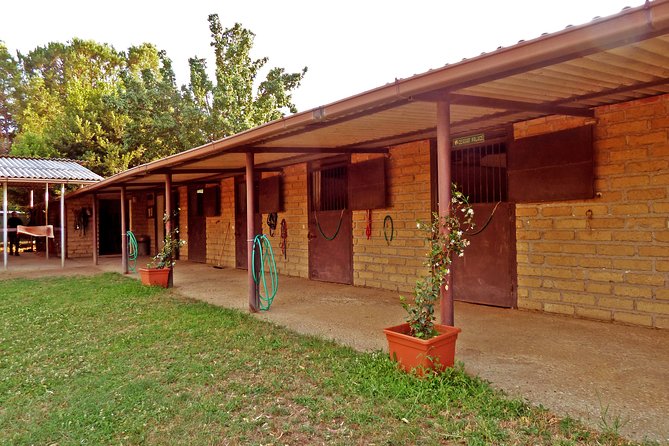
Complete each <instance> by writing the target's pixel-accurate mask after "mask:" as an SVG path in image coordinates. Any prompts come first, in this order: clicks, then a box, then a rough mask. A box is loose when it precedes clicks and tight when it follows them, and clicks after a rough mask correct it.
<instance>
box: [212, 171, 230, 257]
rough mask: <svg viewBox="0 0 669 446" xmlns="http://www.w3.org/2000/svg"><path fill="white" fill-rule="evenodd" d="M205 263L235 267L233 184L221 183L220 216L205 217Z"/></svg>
mask: <svg viewBox="0 0 669 446" xmlns="http://www.w3.org/2000/svg"><path fill="white" fill-rule="evenodd" d="M207 263H208V264H210V265H220V266H225V267H229V268H234V266H235V182H234V178H226V179H225V180H222V181H221V215H219V216H216V217H207Z"/></svg>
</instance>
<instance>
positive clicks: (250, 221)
mask: <svg viewBox="0 0 669 446" xmlns="http://www.w3.org/2000/svg"><path fill="white" fill-rule="evenodd" d="M253 158H254V157H253V153H251V152H248V153H247V154H246V246H247V250H246V253H247V257H248V259H247V263H246V265H247V267H248V270H247V276H248V287H249V311H250V312H252V313H256V312H257V311H258V302H257V297H256V284H255V281H254V280H253V268H254V265H253V238H254V237H255V218H254V217H255V215H254V214H255V212H254V209H255V184H254V180H255V174H254V169H253V163H254V159H253Z"/></svg>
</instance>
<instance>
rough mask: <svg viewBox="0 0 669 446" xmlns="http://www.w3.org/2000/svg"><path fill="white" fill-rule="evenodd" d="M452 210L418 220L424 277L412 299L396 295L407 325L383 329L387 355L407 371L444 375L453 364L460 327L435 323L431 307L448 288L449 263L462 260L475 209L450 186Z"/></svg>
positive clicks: (417, 283) (461, 194) (420, 280)
mask: <svg viewBox="0 0 669 446" xmlns="http://www.w3.org/2000/svg"><path fill="white" fill-rule="evenodd" d="M451 194H452V199H451V210H450V213H449V215H447V216H444V217H440V216H439V214H438V213H436V212H435V213H433V215H432V221H431V222H430V223H429V224H427V223H423V222H418V228H419V229H421V230H423V231H424V232H425V240H426V241H427V243H428V246H429V250H428V253H427V260H426V261H425V266H426V267H427V270H428V271H427V274H426V276H425V277H423V278H421V279H419V280H417V281H416V286H415V288H414V296H413V298H412V299H407V298H405V297H404V296H401V297H400V301H401V302H402V307H403V308H404V309H405V310H406V311H407V314H408V315H407V318H406V321H407V322H406V323H405V324H401V325H397V326H395V327H390V328H387V329H385V330H384V332H385V334H386V338H387V339H388V350H389V352H390V357H391V358H392V359H394V360H395V361H397V362H398V363H399V364H400V367H401V368H402V369H404V370H405V371H411V370H416V372H417V373H418V374H422V373H424V371H426V370H436V371H442V370H444V369H445V368H446V367H450V366H452V365H453V363H454V360H455V341H456V339H457V337H458V333H460V329H459V328H456V327H451V326H447V325H440V324H436V323H435V314H434V305H435V303H436V302H438V301H439V296H440V289H441V287H442V286H444V287H448V286H449V283H448V278H449V274H450V267H451V263H452V262H453V259H454V258H455V256H462V255H463V254H464V250H465V248H466V247H467V246H468V245H469V240H467V239H466V238H465V235H466V234H465V232H466V231H468V230H470V229H472V228H473V227H474V223H473V217H474V210H473V209H472V207H471V206H470V204H469V201H468V199H467V197H466V196H465V195H464V194H463V193H462V192H460V191H458V190H457V188H456V186H455V184H453V185H452V187H451Z"/></svg>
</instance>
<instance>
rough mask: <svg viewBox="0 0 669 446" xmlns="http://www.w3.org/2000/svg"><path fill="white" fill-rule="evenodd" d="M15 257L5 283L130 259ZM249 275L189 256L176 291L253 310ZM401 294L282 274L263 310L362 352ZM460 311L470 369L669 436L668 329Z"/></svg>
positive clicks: (379, 338) (586, 414)
mask: <svg viewBox="0 0 669 446" xmlns="http://www.w3.org/2000/svg"><path fill="white" fill-rule="evenodd" d="M12 261H13V263H12V264H11V265H10V268H9V271H8V272H6V273H2V274H0V280H1V279H5V278H10V277H21V276H24V277H27V276H29V277H35V276H38V275H62V274H68V275H71V274H95V273H99V272H101V271H119V262H120V259H119V258H118V257H111V258H104V257H103V258H101V259H100V264H99V265H98V266H97V267H96V266H93V265H92V264H91V262H90V260H89V259H82V260H81V261H78V260H68V262H67V264H66V268H65V270H61V269H60V263H59V262H58V261H57V259H53V260H51V261H50V262H48V263H45V262H44V259H43V258H32V256H29V255H26V256H21V257H20V258H17V259H12ZM30 263H32V266H30ZM38 263H39V264H40V265H41V267H39V268H37V269H36V268H35V267H36V266H37V264H38ZM138 264H142V262H141V260H140V261H139V263H138ZM22 265H23V266H22ZM133 276H136V275H133ZM246 279H247V278H246V272H245V271H242V270H236V269H230V268H226V269H223V270H220V269H215V268H213V267H211V266H209V265H203V264H198V263H192V262H186V261H181V262H179V264H178V265H177V268H176V275H175V285H176V288H174V292H176V293H178V294H180V295H182V296H185V297H188V298H193V299H197V300H202V301H206V302H210V303H212V304H215V305H220V306H223V307H228V308H237V309H239V310H241V311H246V310H247V305H248V302H247V300H246V295H247V289H246V287H247V280H246ZM397 297H398V296H397V293H394V292H389V291H382V290H377V289H371V288H360V287H352V286H347V285H337V284H331V283H323V282H316V281H310V280H306V279H300V278H293V277H284V276H282V277H281V278H280V283H279V294H278V296H277V298H276V300H275V302H274V305H273V306H272V308H271V310H270V311H269V312H264V313H258V314H257V317H260V318H262V319H265V320H268V321H271V322H274V323H276V324H279V325H282V326H286V327H288V328H290V329H292V330H295V331H297V332H300V333H304V334H312V335H317V336H321V337H324V338H328V339H333V340H335V341H337V342H339V343H341V344H345V345H349V346H351V347H353V348H356V349H359V350H376V349H385V348H386V344H385V338H384V335H383V332H382V328H383V327H386V326H390V325H393V324H396V323H398V322H399V321H402V319H403V317H404V315H403V310H402V308H401V307H400V305H399V303H398V299H397ZM455 317H456V325H457V326H459V327H461V328H462V334H461V336H460V338H459V340H458V345H457V348H458V350H457V358H458V359H459V360H461V361H463V362H464V363H465V368H466V369H467V371H468V372H469V373H472V374H475V375H479V376H481V377H482V378H484V379H487V380H489V381H491V382H492V383H493V384H494V385H495V386H496V387H498V388H501V389H503V390H504V391H506V392H507V393H509V394H511V395H514V396H520V397H523V398H526V399H527V400H529V401H530V402H531V403H533V404H537V405H538V404H541V405H543V406H545V407H547V408H549V409H550V410H551V411H554V412H556V413H558V414H560V415H569V416H571V417H575V418H581V419H583V420H586V421H587V422H589V423H590V424H591V425H592V426H593V427H599V423H600V422H601V420H602V412H603V411H605V410H606V409H607V407H608V413H607V415H605V419H606V421H608V422H612V421H613V420H614V419H616V417H619V419H620V420H621V421H622V422H623V423H624V425H623V427H622V429H621V433H622V434H623V435H624V436H627V437H629V438H635V439H638V440H643V439H644V438H648V439H653V440H658V441H660V442H661V443H665V442H669V418H668V417H667V414H668V413H669V333H668V332H666V331H662V330H654V329H648V328H642V327H629V326H623V325H614V324H609V323H602V322H593V321H586V320H578V319H572V318H566V317H560V316H553V315H548V314H541V313H532V312H527V311H518V310H507V309H498V308H492V307H484V306H478V305H471V304H462V303H456V308H455ZM622 352H624V355H623V354H622Z"/></svg>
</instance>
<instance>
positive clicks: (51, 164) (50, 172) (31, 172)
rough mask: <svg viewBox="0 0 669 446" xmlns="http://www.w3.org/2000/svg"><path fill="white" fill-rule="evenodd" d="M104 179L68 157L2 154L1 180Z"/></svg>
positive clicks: (90, 180)
mask: <svg viewBox="0 0 669 446" xmlns="http://www.w3.org/2000/svg"><path fill="white" fill-rule="evenodd" d="M103 179H104V178H102V177H101V176H100V175H98V174H97V173H95V172H91V171H90V170H88V169H86V168H85V167H84V166H82V165H80V164H77V163H76V162H75V161H72V160H68V159H44V158H22V157H14V156H0V181H5V180H7V181H9V182H47V181H53V182H58V183H61V182H66V183H96V182H98V181H101V180H103Z"/></svg>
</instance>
